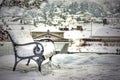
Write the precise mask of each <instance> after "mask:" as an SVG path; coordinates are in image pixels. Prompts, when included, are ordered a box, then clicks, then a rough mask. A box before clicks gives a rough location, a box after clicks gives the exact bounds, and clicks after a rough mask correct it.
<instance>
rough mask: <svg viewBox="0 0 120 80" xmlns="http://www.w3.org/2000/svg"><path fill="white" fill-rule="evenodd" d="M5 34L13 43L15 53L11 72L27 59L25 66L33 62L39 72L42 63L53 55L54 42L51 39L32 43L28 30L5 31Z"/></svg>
mask: <svg viewBox="0 0 120 80" xmlns="http://www.w3.org/2000/svg"><path fill="white" fill-rule="evenodd" d="M5 32H6V33H7V34H8V35H9V37H10V39H11V41H12V43H13V48H14V53H15V64H14V67H13V71H15V69H16V66H17V64H18V63H19V62H20V61H22V60H24V59H28V62H27V64H26V65H29V63H30V60H33V61H35V62H36V63H37V64H38V69H39V71H41V64H42V62H43V61H44V60H45V59H47V58H49V59H51V57H52V56H53V55H54V54H55V47H54V42H53V41H52V40H51V39H41V40H38V41H34V40H33V38H32V36H31V34H30V31H28V30H5Z"/></svg>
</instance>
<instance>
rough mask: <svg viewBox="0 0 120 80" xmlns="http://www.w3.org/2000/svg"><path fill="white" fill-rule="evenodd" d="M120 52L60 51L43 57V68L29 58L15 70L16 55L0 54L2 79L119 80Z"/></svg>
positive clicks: (0, 77) (0, 75) (0, 76)
mask: <svg viewBox="0 0 120 80" xmlns="http://www.w3.org/2000/svg"><path fill="white" fill-rule="evenodd" d="M119 60H120V55H112V54H106V55H105V54H104V55H98V54H90V53H84V54H83V53H76V54H57V55H55V56H53V58H52V61H51V62H48V60H46V61H44V62H43V64H42V72H41V73H40V72H39V71H38V70H37V65H36V64H35V63H34V62H31V63H30V65H29V66H26V65H25V64H26V61H22V62H20V63H19V64H18V66H17V70H16V71H14V72H13V71H12V67H13V64H14V56H13V55H5V56H1V57H0V80H119V79H120V63H119Z"/></svg>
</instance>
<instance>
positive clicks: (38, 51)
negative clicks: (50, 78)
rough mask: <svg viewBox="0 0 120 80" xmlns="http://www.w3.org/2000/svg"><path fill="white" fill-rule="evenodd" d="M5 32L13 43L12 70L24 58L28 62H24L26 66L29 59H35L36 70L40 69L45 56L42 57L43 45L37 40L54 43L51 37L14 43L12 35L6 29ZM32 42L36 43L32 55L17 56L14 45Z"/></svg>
mask: <svg viewBox="0 0 120 80" xmlns="http://www.w3.org/2000/svg"><path fill="white" fill-rule="evenodd" d="M5 32H6V33H7V34H8V36H9V38H10V40H11V42H12V44H13V49H14V53H15V63H14V67H13V71H15V70H16V66H17V64H18V63H19V62H20V61H22V60H25V59H28V62H27V64H26V65H27V66H28V65H29V63H30V60H33V61H35V62H36V63H37V65H38V70H39V71H41V64H42V62H43V61H44V60H45V57H44V55H43V52H44V47H43V45H42V44H41V43H39V42H41V41H45V42H52V43H53V44H54V42H53V41H52V40H51V39H41V40H37V41H35V42H30V43H25V44H16V43H15V42H14V41H13V39H12V37H11V36H10V34H9V32H8V31H7V30H6V31H5ZM32 44H35V45H36V46H35V47H34V49H33V52H34V55H33V56H27V57H21V56H19V55H18V54H17V50H16V47H17V46H26V45H32ZM38 45H39V46H41V49H40V47H39V46H38ZM35 57H37V59H34V58H35ZM51 58H52V56H51V57H50V58H49V59H50V60H51Z"/></svg>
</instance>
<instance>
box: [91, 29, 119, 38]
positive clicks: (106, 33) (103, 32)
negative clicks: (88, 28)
mask: <svg viewBox="0 0 120 80" xmlns="http://www.w3.org/2000/svg"><path fill="white" fill-rule="evenodd" d="M92 36H99V37H120V29H112V28H105V27H104V28H100V29H98V30H96V31H95V32H93V34H92Z"/></svg>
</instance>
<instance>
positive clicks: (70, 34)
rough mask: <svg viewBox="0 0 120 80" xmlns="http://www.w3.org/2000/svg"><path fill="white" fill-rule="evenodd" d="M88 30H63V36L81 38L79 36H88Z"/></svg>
mask: <svg viewBox="0 0 120 80" xmlns="http://www.w3.org/2000/svg"><path fill="white" fill-rule="evenodd" d="M89 37H90V32H89V31H77V30H73V31H66V32H64V38H66V39H81V38H89Z"/></svg>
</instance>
